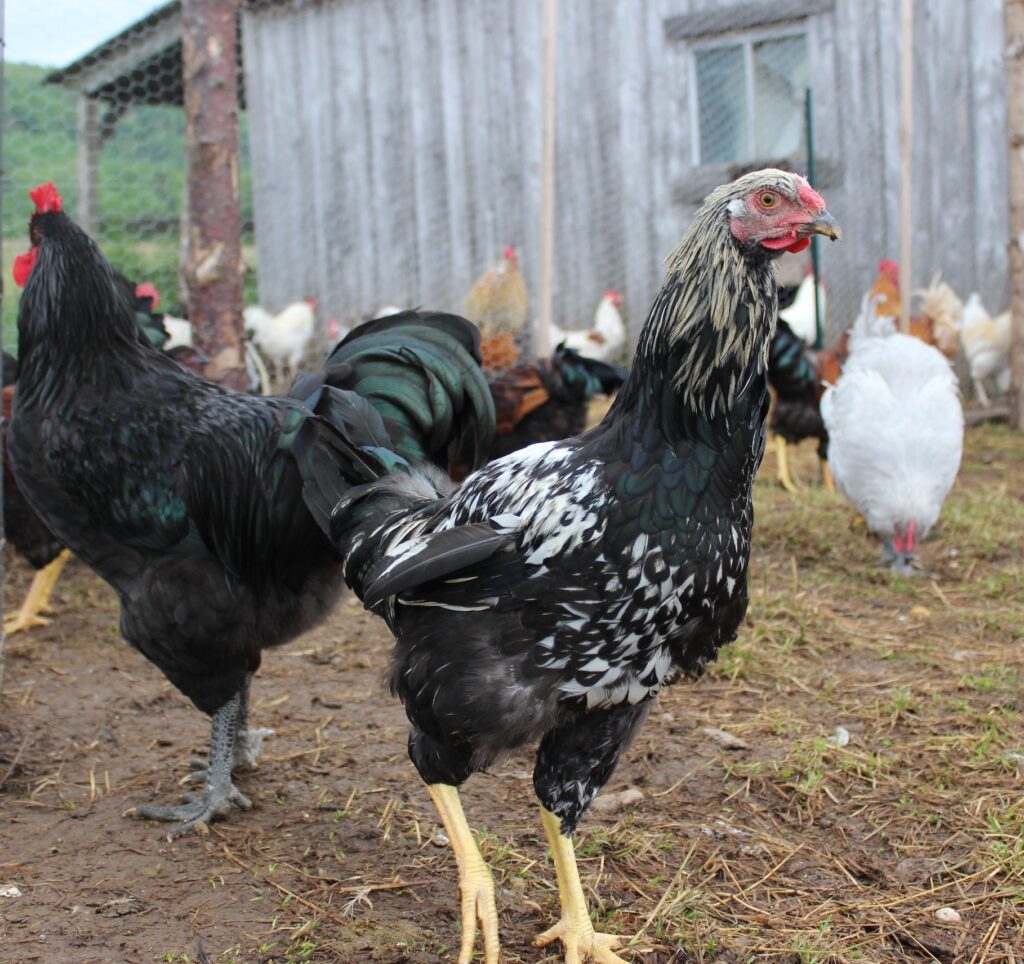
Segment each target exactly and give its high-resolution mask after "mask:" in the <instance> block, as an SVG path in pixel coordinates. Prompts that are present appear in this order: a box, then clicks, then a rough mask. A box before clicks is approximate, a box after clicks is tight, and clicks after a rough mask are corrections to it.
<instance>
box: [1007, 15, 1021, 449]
mask: <svg viewBox="0 0 1024 964" xmlns="http://www.w3.org/2000/svg"><path fill="white" fill-rule="evenodd" d="M1003 9H1004V16H1005V21H1004V23H1005V30H1006V47H1005V50H1006V81H1007V108H1008V123H1007V130H1008V132H1009V150H1010V198H1009V201H1010V258H1009V261H1010V316H1011V322H1010V324H1011V330H1010V424H1011V425H1012V426H1014V427H1015V428H1016V429H1017V430H1018V431H1022V432H1024V0H1006V6H1005V7H1004V8H1003Z"/></svg>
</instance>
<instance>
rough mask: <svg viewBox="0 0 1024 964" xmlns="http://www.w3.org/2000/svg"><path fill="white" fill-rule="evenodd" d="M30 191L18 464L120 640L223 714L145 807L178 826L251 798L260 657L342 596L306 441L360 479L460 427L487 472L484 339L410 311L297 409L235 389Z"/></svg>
mask: <svg viewBox="0 0 1024 964" xmlns="http://www.w3.org/2000/svg"><path fill="white" fill-rule="evenodd" d="M31 193H32V198H33V200H34V201H35V203H36V211H35V213H34V214H33V215H32V219H31V221H30V225H29V233H30V237H31V241H32V247H31V249H30V250H29V252H28V253H26V254H25V255H21V256H20V257H19V258H18V259H16V262H15V280H16V281H18V282H19V283H24V285H25V290H24V293H23V295H22V298H21V304H20V306H19V313H18V345H19V349H20V358H19V371H18V390H17V393H16V394H15V400H14V413H13V418H12V420H11V425H10V429H9V433H8V440H9V443H10V453H11V461H12V464H13V468H14V473H15V476H16V478H17V480H18V483H19V486H20V488H21V491H22V492H23V493H24V494H25V496H26V498H28V500H29V501H30V503H31V505H32V508H33V509H34V510H35V511H36V512H37V513H38V515H39V516H40V518H41V519H42V520H43V522H44V523H45V524H46V525H47V526H48V527H49V528H50V529H51V530H52V531H53V533H54V534H55V535H56V536H57V538H58V539H59V540H60V542H62V543H63V544H64V545H66V546H67V547H68V548H70V549H71V550H73V551H74V553H75V555H76V556H78V557H79V558H81V559H82V560H84V561H85V562H86V563H87V564H88V565H89V566H91V567H92V568H93V569H94V570H95V571H96V572H97V574H98V575H100V576H101V577H102V578H103V579H105V580H106V581H107V582H108V583H110V585H111V586H112V587H113V589H114V590H115V592H116V593H117V594H118V597H119V599H120V603H121V632H122V634H123V635H124V637H125V639H126V640H127V641H128V642H129V643H130V644H131V645H132V646H134V647H135V648H137V649H138V650H139V651H140V652H141V653H142V655H143V656H145V657H146V658H147V659H148V660H149V661H150V662H152V663H153V664H154V665H156V666H157V667H158V668H159V669H160V670H161V671H162V672H163V673H164V675H165V676H166V677H167V678H168V679H169V680H170V682H171V683H173V684H174V685H175V686H176V687H177V688H178V689H179V690H180V691H181V692H182V693H183V694H184V695H185V696H186V697H188V698H189V699H190V700H192V702H193V703H194V704H195V705H196V706H197V707H198V708H199V709H200V710H202V711H203V712H205V713H208V714H210V715H211V716H212V717H213V721H212V726H211V737H210V756H209V765H208V767H207V768H206V770H205V771H200V772H199V774H198V776H199V778H200V779H201V780H202V781H203V785H202V788H201V790H200V791H199V792H198V793H197V794H196V795H195V796H194V798H193V799H192V800H191V801H190V802H188V803H186V804H185V805H183V806H176V807H137V808H136V811H135V813H136V816H140V817H149V818H154V819H160V820H173V821H180V823H179V824H178V826H177V827H175V829H174V831H173V833H180V832H182V831H183V830H185V829H187V828H190V827H196V826H198V825H200V824H207V823H209V821H210V820H212V819H213V818H214V817H217V816H222V815H224V814H225V813H227V812H228V811H229V810H230V809H231V808H232V807H233V806H235V805H237V806H240V807H242V808H246V807H248V806H249V805H250V804H249V800H248V799H247V798H246V797H245V796H243V795H242V793H241V792H240V791H239V790H238V789H237V788H236V787H235V785H234V783H233V781H232V769H233V767H234V766H236V765H246V764H249V763H251V762H252V761H253V760H254V759H255V754H256V751H257V750H258V741H257V739H256V733H255V732H254V731H252V730H250V729H249V728H248V726H247V705H248V694H249V686H250V681H251V679H252V676H253V674H254V673H255V672H256V670H257V669H258V667H259V665H260V660H261V652H262V650H263V649H265V648H267V647H270V646H277V645H280V644H281V643H285V642H287V641H288V640H289V639H292V638H294V637H295V636H296V635H298V634H299V633H301V632H303V631H304V630H306V629H308V628H310V627H311V626H313V625H315V624H316V623H317V622H319V621H320V620H321V619H323V618H324V617H325V616H326V615H327V613H328V612H329V611H330V608H331V606H332V605H333V603H334V601H335V600H336V599H337V597H338V594H339V591H340V590H341V588H342V587H343V582H342V578H341V577H342V572H341V567H340V563H341V557H340V555H339V553H338V552H337V551H336V550H335V548H334V547H333V546H332V545H331V543H330V542H329V541H328V539H327V538H326V537H325V536H324V534H323V532H322V531H321V529H320V528H319V527H318V525H317V524H316V522H314V520H313V518H312V516H311V515H310V513H309V512H308V511H307V510H306V508H305V503H304V500H303V495H302V491H303V483H304V473H305V472H307V471H309V470H310V469H311V467H310V466H309V465H307V464H305V463H304V457H303V451H304V445H303V440H304V438H305V436H306V435H307V434H309V433H310V432H312V431H313V428H312V427H311V426H321V427H322V428H323V430H324V431H326V432H329V433H330V435H331V437H332V439H333V440H334V442H335V450H336V451H337V453H338V457H339V458H341V459H343V460H344V461H345V463H346V465H345V471H346V472H347V473H348V474H349V475H350V476H351V477H354V478H355V477H359V472H360V466H361V464H362V460H363V459H364V458H366V459H372V460H373V462H374V464H375V465H376V466H378V467H379V466H380V465H381V464H383V463H384V462H388V461H390V462H391V464H395V465H405V464H406V460H410V461H418V460H429V461H433V462H437V463H440V464H442V465H443V464H445V462H446V453H447V451H448V448H449V446H450V444H451V443H452V442H453V441H458V440H459V438H460V437H461V433H462V432H463V431H466V432H469V433H471V434H473V435H474V437H478V444H477V446H476V451H477V452H478V453H479V455H480V461H483V456H484V454H485V452H486V449H487V446H488V444H489V442H490V437H489V436H490V434H491V433H492V432H493V428H494V422H493V419H494V409H493V404H492V402H491V398H490V393H489V392H488V389H487V383H486V380H485V379H484V375H483V371H482V369H481V368H480V354H479V332H477V330H476V329H475V328H474V327H473V326H472V325H470V323H469V322H467V321H465V319H462V318H457V317H455V316H451V315H438V314H431V313H421V312H405V313H403V314H399V315H395V316H393V317H391V318H386V319H382V320H379V321H375V322H369V323H367V324H366V325H364V326H362V327H360V328H359V329H358V330H357V331H355V332H353V333H351V334H350V335H349V336H348V338H346V339H345V340H344V341H342V342H341V343H340V344H339V345H338V346H337V347H336V348H335V349H334V350H333V351H332V353H331V355H330V356H329V357H328V358H327V360H326V362H325V364H324V368H323V370H322V371H321V372H319V373H316V374H312V375H308V376H304V377H303V378H301V379H300V380H299V381H298V382H296V384H295V386H294V387H293V390H292V395H291V397H288V398H264V397H254V396H251V395H246V394H242V393H239V392H232V391H228V390H226V389H224V388H222V387H220V386H218V385H215V384H213V383H212V382H209V381H207V380H205V379H203V378H200V377H199V376H197V375H195V374H193V373H192V372H190V371H187V370H185V369H184V368H181V367H180V366H178V365H177V364H175V363H174V362H173V361H172V360H171V359H170V358H168V357H167V356H166V355H164V354H163V353H161V352H159V351H157V350H156V349H155V348H153V347H152V346H151V345H150V344H149V342H148V340H147V339H146V338H145V336H144V335H143V333H142V332H141V330H140V328H139V326H138V324H137V321H136V318H135V311H134V306H133V298H132V292H131V290H130V287H129V290H127V291H126V290H125V288H124V285H123V284H119V283H118V281H117V278H116V276H115V273H114V272H113V269H112V268H111V267H110V264H109V263H108V262H107V260H106V258H105V257H104V256H103V254H102V253H101V252H100V250H99V248H97V246H96V245H95V244H94V242H93V241H92V239H90V238H89V237H88V235H86V234H85V233H84V232H83V231H82V230H81V229H80V228H79V227H78V226H77V225H76V224H74V222H72V221H71V220H70V219H69V218H68V217H67V216H66V215H65V214H64V213H63V212H62V210H61V206H62V202H61V199H60V197H59V195H58V194H57V191H56V188H55V187H54V186H53V185H52V184H48V185H43V186H41V187H40V188H37V189H36V190H34V191H33V192H31ZM368 370H370V371H368ZM364 447H366V448H367V449H368V450H369V451H368V453H367V454H366V455H365V456H364V455H363V454H362V449H363V448H364ZM321 461H322V460H321ZM319 464H320V462H318V465H319ZM364 478H369V475H368V474H367V475H364Z"/></svg>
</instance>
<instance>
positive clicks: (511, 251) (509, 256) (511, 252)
mask: <svg viewBox="0 0 1024 964" xmlns="http://www.w3.org/2000/svg"><path fill="white" fill-rule="evenodd" d="M502 254H503V255H504V256H505V260H506V261H511V262H513V263H518V262H519V255H518V254H516V249H515V248H513V247H511V246H510V247H507V248H506V249H505V250H504V251H502Z"/></svg>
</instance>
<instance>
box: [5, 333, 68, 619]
mask: <svg viewBox="0 0 1024 964" xmlns="http://www.w3.org/2000/svg"><path fill="white" fill-rule="evenodd" d="M3 374H4V389H3V390H4V407H3V460H4V534H5V535H6V537H7V541H8V542H10V544H11V545H12V546H14V548H15V549H16V550H17V551H18V552H19V553H20V554H21V555H22V556H24V557H25V558H26V559H27V560H28V562H29V564H30V565H31V566H32V568H33V569H35V570H36V574H35V576H33V578H32V585H31V586H30V587H29V590H28V593H27V594H26V596H25V600H24V602H23V603H22V604H21V607H20V608H19V609H18V611H17V612H16V613H12V614H11V615H10V616H7V617H5V619H4V632H5V633H7V634H8V635H12V634H13V633H18V632H21V631H22V630H25V629H31V628H32V627H33V626H45V625H46V624H47V623H48V622H49V620H48V619H47V618H46V617H45V616H44V615H42V614H43V613H48V612H50V596H51V595H52V593H53V589H54V586H56V585H57V579H58V578H59V577H60V573H61V570H62V569H63V568H64V564H65V563H66V562H67V561H68V558H69V557H70V555H71V554H70V553H69V552H68V551H67V550H66V549H65V548H64V547H63V546H62V545H61V544H60V543H59V542H58V541H57V539H56V538H55V537H54V535H53V533H52V532H50V530H49V529H48V528H47V527H46V526H45V525H44V523H43V521H42V519H40V518H39V516H37V515H36V514H35V512H33V511H32V507H31V506H30V505H29V504H28V502H27V500H26V499H25V496H24V495H22V494H21V490H20V489H19V488H18V483H17V482H16V481H15V479H14V473H13V472H12V471H11V460H10V457H9V454H8V451H7V426H8V425H9V424H10V419H11V407H12V403H13V400H14V387H15V383H16V382H17V379H18V361H17V359H16V358H14V357H13V356H12V355H8V354H7V352H4V353H3Z"/></svg>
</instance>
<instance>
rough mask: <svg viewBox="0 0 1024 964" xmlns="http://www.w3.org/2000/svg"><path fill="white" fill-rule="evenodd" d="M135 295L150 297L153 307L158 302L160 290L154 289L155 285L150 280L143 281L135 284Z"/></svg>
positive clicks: (137, 296)
mask: <svg viewBox="0 0 1024 964" xmlns="http://www.w3.org/2000/svg"><path fill="white" fill-rule="evenodd" d="M135 297H136V298H149V299H151V300H152V303H153V305H152V306H153V307H154V308H155V307H156V306H157V305H158V304H160V292H159V291H157V290H156V285H155V284H153V282H152V281H143V282H141V283H140V284H137V285H136V286H135Z"/></svg>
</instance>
